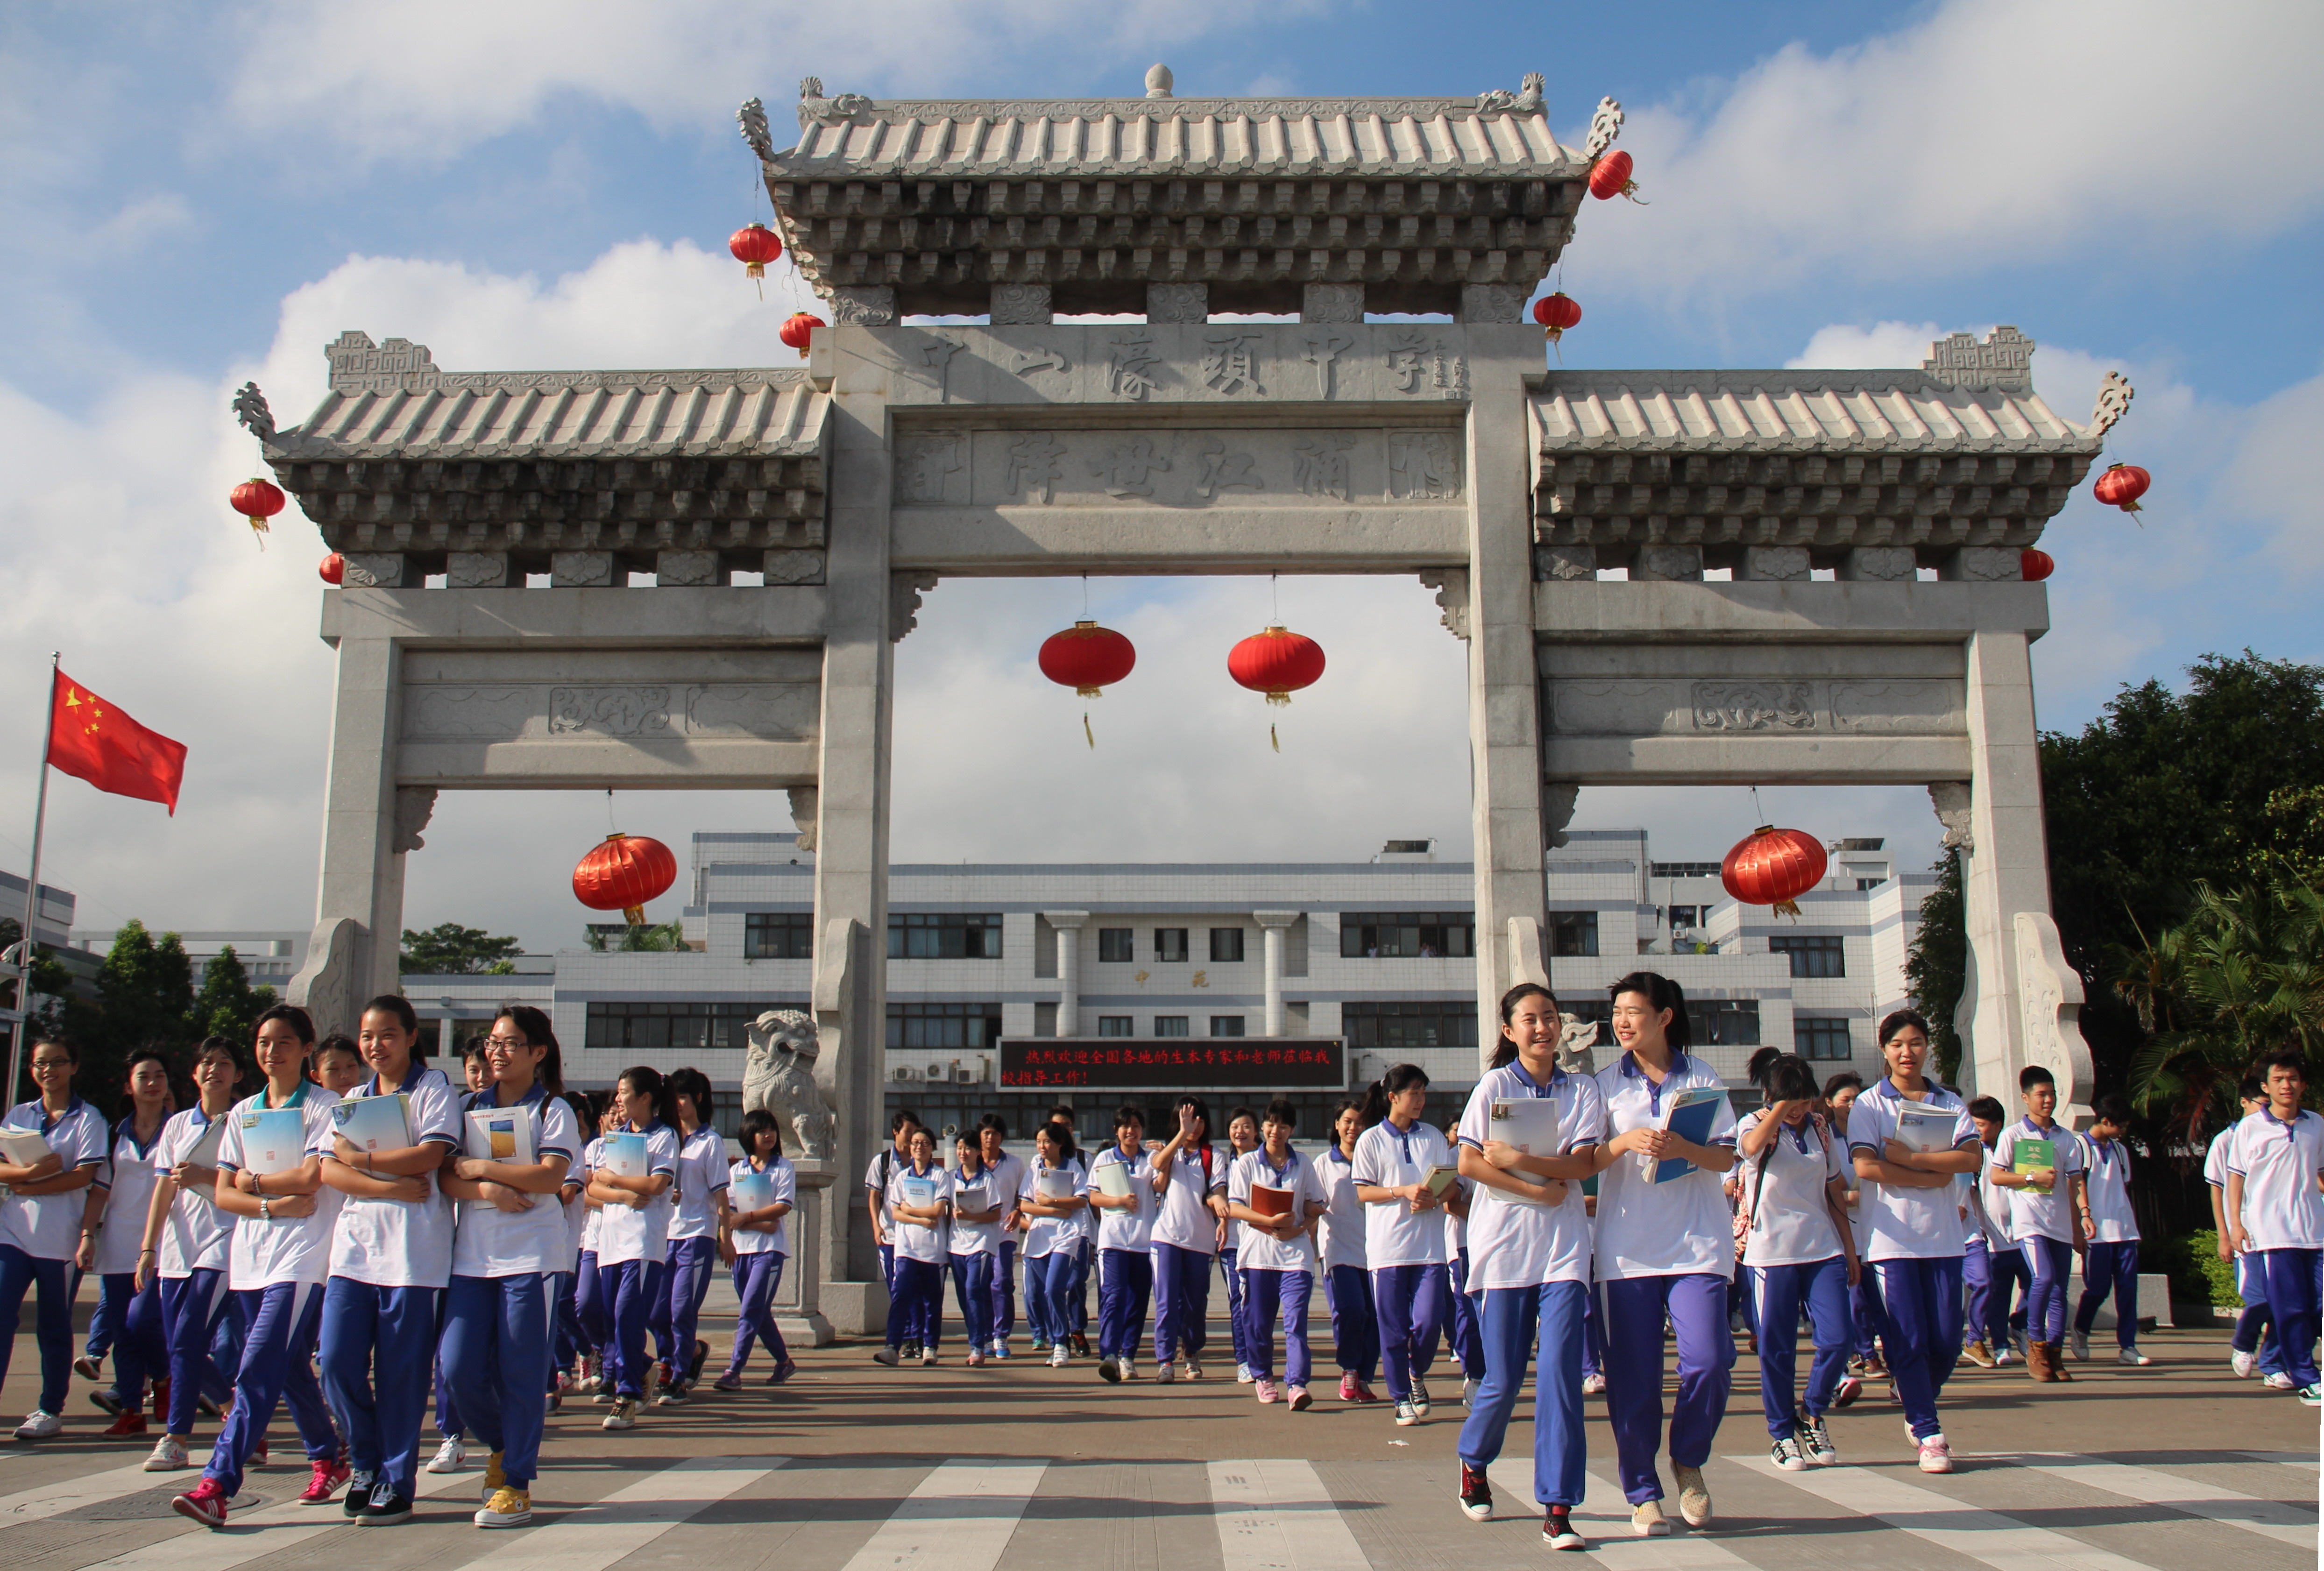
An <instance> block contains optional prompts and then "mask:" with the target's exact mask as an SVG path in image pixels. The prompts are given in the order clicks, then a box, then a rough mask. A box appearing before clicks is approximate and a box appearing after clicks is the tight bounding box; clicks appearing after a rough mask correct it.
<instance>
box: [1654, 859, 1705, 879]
mask: <svg viewBox="0 0 2324 1571" xmlns="http://www.w3.org/2000/svg"><path fill="white" fill-rule="evenodd" d="M1646 876H1647V877H1648V878H1717V877H1718V876H1719V864H1717V863H1716V862H1649V863H1647V864H1646Z"/></svg>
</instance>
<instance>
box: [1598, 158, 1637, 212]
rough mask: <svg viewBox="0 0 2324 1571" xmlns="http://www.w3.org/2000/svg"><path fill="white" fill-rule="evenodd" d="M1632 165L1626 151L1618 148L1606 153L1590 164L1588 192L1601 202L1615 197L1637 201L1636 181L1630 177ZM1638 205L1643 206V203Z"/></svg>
mask: <svg viewBox="0 0 2324 1571" xmlns="http://www.w3.org/2000/svg"><path fill="white" fill-rule="evenodd" d="M1633 167H1635V166H1634V165H1633V164H1632V163H1631V162H1630V155H1629V154H1628V153H1627V152H1622V151H1620V150H1619V149H1617V150H1615V151H1614V152H1609V153H1608V154H1607V155H1606V156H1605V157H1603V158H1601V159H1600V160H1599V161H1598V162H1596V163H1593V164H1591V166H1590V194H1591V196H1593V197H1596V198H1597V199H1599V200H1600V201H1601V202H1604V201H1610V200H1612V199H1614V198H1616V197H1628V198H1629V199H1631V200H1632V201H1634V202H1636V201H1637V200H1638V182H1637V181H1636V180H1632V179H1631V178H1630V171H1631V169H1632V168H1633ZM1639 205H1640V206H1642V207H1643V206H1644V205H1645V204H1644V203H1640V204H1639Z"/></svg>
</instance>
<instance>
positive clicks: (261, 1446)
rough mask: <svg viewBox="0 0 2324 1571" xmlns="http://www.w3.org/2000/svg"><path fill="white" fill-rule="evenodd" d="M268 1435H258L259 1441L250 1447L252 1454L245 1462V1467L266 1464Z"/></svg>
mask: <svg viewBox="0 0 2324 1571" xmlns="http://www.w3.org/2000/svg"><path fill="white" fill-rule="evenodd" d="M266 1457H267V1450H266V1437H265V1436H263V1435H261V1436H260V1437H258V1443H257V1444H256V1445H254V1446H252V1447H251V1448H250V1455H249V1456H248V1457H247V1458H246V1459H245V1460H244V1462H243V1465H244V1467H263V1466H265V1465H266Z"/></svg>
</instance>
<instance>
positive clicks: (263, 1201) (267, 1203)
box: [258, 1196, 274, 1222]
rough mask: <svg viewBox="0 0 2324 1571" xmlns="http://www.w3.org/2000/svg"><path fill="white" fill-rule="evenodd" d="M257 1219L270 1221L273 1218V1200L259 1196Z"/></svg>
mask: <svg viewBox="0 0 2324 1571" xmlns="http://www.w3.org/2000/svg"><path fill="white" fill-rule="evenodd" d="M258 1219H259V1220H260V1221H261V1222H272V1221H273V1220H274V1202H273V1201H272V1200H269V1199H267V1198H265V1197H263V1196H262V1197H260V1198H259V1202H258Z"/></svg>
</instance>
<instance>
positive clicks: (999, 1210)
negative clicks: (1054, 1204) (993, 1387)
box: [945, 1129, 1009, 1369]
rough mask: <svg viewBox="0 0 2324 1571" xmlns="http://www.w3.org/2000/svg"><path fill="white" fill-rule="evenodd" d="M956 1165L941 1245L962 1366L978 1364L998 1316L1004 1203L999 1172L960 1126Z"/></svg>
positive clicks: (973, 1135)
mask: <svg viewBox="0 0 2324 1571" xmlns="http://www.w3.org/2000/svg"><path fill="white" fill-rule="evenodd" d="M953 1151H954V1160H956V1161H957V1162H958V1163H959V1166H958V1167H956V1168H955V1169H954V1170H953V1175H952V1224H951V1226H950V1227H948V1228H947V1229H946V1230H945V1247H946V1249H947V1251H948V1252H950V1254H951V1257H952V1286H953V1292H954V1296H955V1297H957V1298H958V1299H959V1300H960V1320H961V1324H962V1325H963V1326H966V1327H967V1328H968V1366H969V1368H971V1369H982V1368H983V1367H984V1361H985V1358H986V1357H987V1356H988V1354H987V1350H988V1349H989V1348H991V1345H992V1338H993V1335H994V1331H993V1326H994V1324H995V1323H996V1322H997V1320H998V1319H999V1316H1000V1308H1001V1289H1000V1286H999V1284H998V1282H997V1281H996V1280H994V1279H995V1278H996V1277H997V1276H998V1274H999V1271H1000V1268H1001V1218H1002V1217H1004V1216H1006V1215H1008V1214H1009V1203H1008V1199H1007V1197H1004V1196H1003V1195H1002V1194H1001V1180H1000V1176H999V1175H998V1174H996V1173H995V1172H994V1171H993V1170H992V1169H991V1168H988V1167H986V1166H985V1165H984V1144H983V1141H980V1140H979V1139H977V1136H976V1132H975V1131H974V1130H968V1129H964V1130H963V1131H961V1132H960V1138H959V1139H958V1140H956V1141H954V1142H953Z"/></svg>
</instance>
